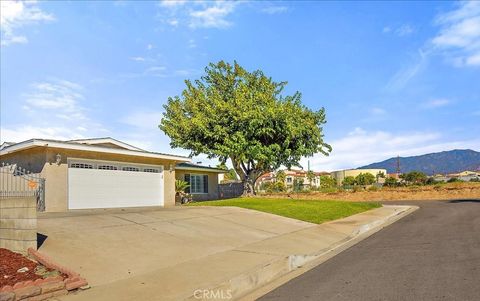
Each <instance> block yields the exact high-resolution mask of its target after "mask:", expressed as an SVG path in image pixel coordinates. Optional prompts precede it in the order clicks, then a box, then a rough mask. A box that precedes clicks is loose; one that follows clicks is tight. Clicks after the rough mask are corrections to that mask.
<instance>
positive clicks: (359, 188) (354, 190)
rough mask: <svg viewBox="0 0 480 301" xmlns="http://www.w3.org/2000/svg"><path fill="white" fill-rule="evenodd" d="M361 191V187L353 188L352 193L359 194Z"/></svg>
mask: <svg viewBox="0 0 480 301" xmlns="http://www.w3.org/2000/svg"><path fill="white" fill-rule="evenodd" d="M360 191H363V187H361V186H353V192H360Z"/></svg>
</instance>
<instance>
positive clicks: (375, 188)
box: [367, 185, 379, 191]
mask: <svg viewBox="0 0 480 301" xmlns="http://www.w3.org/2000/svg"><path fill="white" fill-rule="evenodd" d="M378 190H379V188H378V187H377V186H374V185H372V186H370V187H368V188H367V191H378Z"/></svg>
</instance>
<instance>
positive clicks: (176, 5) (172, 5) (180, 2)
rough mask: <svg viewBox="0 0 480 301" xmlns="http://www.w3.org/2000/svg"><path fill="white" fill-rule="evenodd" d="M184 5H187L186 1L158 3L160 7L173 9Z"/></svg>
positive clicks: (166, 0) (163, 1)
mask: <svg viewBox="0 0 480 301" xmlns="http://www.w3.org/2000/svg"><path fill="white" fill-rule="evenodd" d="M186 3H187V1H186V0H162V1H160V3H159V5H160V6H162V7H169V8H173V7H179V6H183V5H185V4H186Z"/></svg>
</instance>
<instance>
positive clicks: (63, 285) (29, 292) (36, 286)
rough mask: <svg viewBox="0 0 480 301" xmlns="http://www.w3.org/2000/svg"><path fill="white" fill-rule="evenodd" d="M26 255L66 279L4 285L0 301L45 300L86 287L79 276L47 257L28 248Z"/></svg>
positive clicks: (57, 278) (59, 278)
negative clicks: (64, 276)
mask: <svg viewBox="0 0 480 301" xmlns="http://www.w3.org/2000/svg"><path fill="white" fill-rule="evenodd" d="M28 254H29V255H30V256H32V257H33V258H34V259H35V260H36V261H38V262H39V263H41V264H42V265H44V266H45V267H47V268H49V269H52V270H57V271H60V272H62V273H63V274H65V275H67V278H66V279H63V277H62V276H55V277H47V278H44V279H37V280H35V281H32V280H28V281H21V282H17V283H15V285H13V286H11V285H6V286H3V287H1V288H0V300H6V301H13V300H15V301H17V300H28V301H41V300H47V299H49V298H53V297H56V296H62V295H66V294H68V292H69V291H71V290H75V289H78V288H80V287H82V286H86V285H88V282H87V280H85V278H82V277H80V274H78V273H76V272H74V271H72V270H70V269H68V268H66V267H64V266H61V265H59V264H57V263H55V262H53V261H52V260H51V259H50V258H49V257H47V256H46V255H44V254H42V253H40V252H38V251H37V250H35V249H33V248H29V249H28Z"/></svg>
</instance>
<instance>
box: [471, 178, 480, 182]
mask: <svg viewBox="0 0 480 301" xmlns="http://www.w3.org/2000/svg"><path fill="white" fill-rule="evenodd" d="M470 182H480V178H479V177H476V178H471V179H470Z"/></svg>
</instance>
